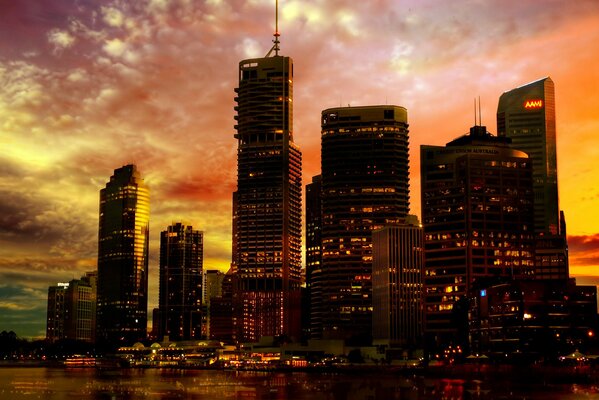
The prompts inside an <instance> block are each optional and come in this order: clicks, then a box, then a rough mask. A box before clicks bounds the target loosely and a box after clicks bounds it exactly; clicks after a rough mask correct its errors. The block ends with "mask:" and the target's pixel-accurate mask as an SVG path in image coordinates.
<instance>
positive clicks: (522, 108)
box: [497, 77, 560, 235]
mask: <svg viewBox="0 0 599 400" xmlns="http://www.w3.org/2000/svg"><path fill="white" fill-rule="evenodd" d="M497 135H498V136H505V137H508V138H511V139H512V143H513V146H514V148H516V149H518V150H522V151H524V152H526V153H527V154H528V155H529V156H530V158H531V160H532V175H533V190H534V217H535V232H537V233H539V234H545V235H547V234H552V235H556V234H558V233H559V226H560V223H559V221H560V220H559V203H558V190H557V151H556V129H555V89H554V85H553V81H552V80H551V78H549V77H547V78H543V79H539V80H537V81H534V82H531V83H529V84H526V85H523V86H520V87H518V88H516V89H512V90H510V91H508V92H505V93H503V94H502V95H501V97H500V98H499V105H498V106H497Z"/></svg>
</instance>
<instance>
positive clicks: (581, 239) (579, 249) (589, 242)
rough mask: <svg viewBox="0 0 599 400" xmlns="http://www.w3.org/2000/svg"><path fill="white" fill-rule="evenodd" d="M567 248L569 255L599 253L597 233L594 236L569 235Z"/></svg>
mask: <svg viewBox="0 0 599 400" xmlns="http://www.w3.org/2000/svg"><path fill="white" fill-rule="evenodd" d="M568 248H569V249H570V252H571V253H586V252H597V253H599V233H596V234H594V235H569V236H568Z"/></svg>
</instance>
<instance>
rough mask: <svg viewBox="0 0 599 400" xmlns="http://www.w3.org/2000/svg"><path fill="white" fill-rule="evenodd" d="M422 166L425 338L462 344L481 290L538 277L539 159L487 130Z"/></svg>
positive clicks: (430, 155)
mask: <svg viewBox="0 0 599 400" xmlns="http://www.w3.org/2000/svg"><path fill="white" fill-rule="evenodd" d="M420 160H421V161H420V163H421V182H420V184H421V191H422V196H421V199H422V222H423V225H424V233H425V268H424V293H425V294H424V300H425V306H426V309H425V333H426V334H427V336H428V339H429V340H430V342H429V344H434V343H437V344H439V343H446V344H447V343H450V342H451V341H453V342H454V344H455V343H456V341H458V343H461V342H463V341H464V340H466V341H467V339H465V338H464V336H463V335H466V336H467V308H468V304H467V303H468V302H467V297H468V296H470V295H471V294H472V293H473V291H474V290H476V288H480V287H485V286H486V285H488V284H492V283H497V282H503V281H506V280H511V279H514V278H525V277H532V276H533V275H534V222H533V218H532V207H533V205H532V201H533V200H532V198H533V195H532V177H531V174H532V172H531V160H530V158H529V157H528V155H527V154H526V153H524V152H523V151H520V150H516V149H514V148H513V146H512V145H511V144H510V139H509V138H506V137H496V136H492V135H491V134H490V133H488V132H487V131H486V128H485V127H484V126H474V127H472V128H471V129H470V134H469V135H464V136H462V137H459V138H457V139H455V140H453V141H451V142H449V143H447V145H446V146H427V145H424V146H421V148H420Z"/></svg>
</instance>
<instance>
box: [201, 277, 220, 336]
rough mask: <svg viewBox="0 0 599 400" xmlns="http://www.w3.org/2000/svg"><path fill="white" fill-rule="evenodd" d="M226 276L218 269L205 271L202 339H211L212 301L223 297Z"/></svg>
mask: <svg viewBox="0 0 599 400" xmlns="http://www.w3.org/2000/svg"><path fill="white" fill-rule="evenodd" d="M224 279H225V274H224V273H223V272H221V271H219V270H217V269H209V270H206V271H204V281H203V283H202V337H205V338H210V314H211V299H212V298H214V297H221V296H222V292H223V291H222V286H223V280H224Z"/></svg>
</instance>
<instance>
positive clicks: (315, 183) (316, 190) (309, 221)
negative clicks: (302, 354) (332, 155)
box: [302, 175, 322, 337]
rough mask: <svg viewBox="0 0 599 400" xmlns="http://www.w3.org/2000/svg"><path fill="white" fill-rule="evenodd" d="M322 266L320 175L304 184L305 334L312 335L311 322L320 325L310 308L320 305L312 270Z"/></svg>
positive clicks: (303, 316)
mask: <svg viewBox="0 0 599 400" xmlns="http://www.w3.org/2000/svg"><path fill="white" fill-rule="evenodd" d="M321 266H322V176H321V175H317V176H314V177H313V178H312V183H309V184H308V185H306V292H305V300H304V301H305V307H304V308H303V312H304V313H303V314H302V321H304V322H303V323H302V325H303V326H304V329H306V332H305V335H306V336H308V337H309V336H312V334H311V332H312V324H314V325H315V326H316V327H320V326H321V325H322V321H321V320H320V319H319V318H318V317H317V316H314V318H312V317H311V316H312V308H313V307H314V308H315V309H317V308H318V307H320V304H319V303H315V302H317V301H319V299H320V294H319V293H316V294H315V295H313V290H314V288H313V286H312V284H313V282H314V279H313V276H312V272H313V271H317V273H318V272H319V271H320V268H321Z"/></svg>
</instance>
